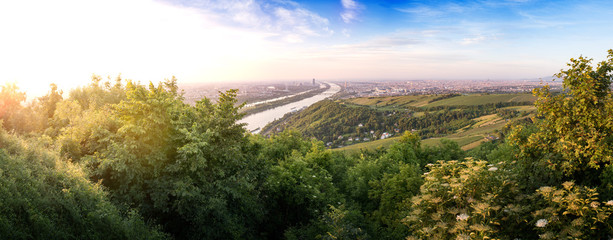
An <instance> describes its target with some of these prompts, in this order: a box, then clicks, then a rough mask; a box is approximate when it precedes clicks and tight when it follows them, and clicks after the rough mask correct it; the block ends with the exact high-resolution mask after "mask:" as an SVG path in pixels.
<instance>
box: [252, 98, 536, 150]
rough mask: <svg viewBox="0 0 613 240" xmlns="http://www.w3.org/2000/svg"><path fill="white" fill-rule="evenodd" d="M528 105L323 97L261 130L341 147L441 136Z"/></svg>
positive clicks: (511, 114)
mask: <svg viewBox="0 0 613 240" xmlns="http://www.w3.org/2000/svg"><path fill="white" fill-rule="evenodd" d="M458 96H460V95H458V94H449V95H442V96H438V97H433V98H432V99H430V100H428V102H430V103H431V102H436V101H439V100H443V99H449V98H453V97H458ZM531 104H533V103H531V102H524V101H520V102H515V101H511V102H497V103H486V104H480V105H452V106H423V107H415V106H403V107H402V109H399V108H389V107H388V108H379V109H378V108H376V107H375V108H373V107H371V106H368V105H355V104H349V103H347V102H345V101H342V100H337V101H333V100H324V101H320V102H318V103H315V104H313V105H312V106H310V107H309V108H307V109H305V110H303V111H300V112H298V113H289V114H287V115H286V116H284V117H283V118H281V119H278V120H276V121H274V122H272V123H270V124H268V125H267V126H266V127H264V129H262V133H264V134H275V133H279V132H282V131H284V130H285V129H294V130H297V131H299V132H302V133H303V135H304V136H306V137H314V138H316V139H319V140H322V141H324V142H326V143H329V146H331V147H338V146H343V145H344V144H347V139H349V138H352V139H356V138H357V139H358V140H359V139H362V140H363V141H370V140H376V139H381V138H382V136H383V138H386V137H388V136H391V135H394V134H402V133H403V132H405V131H414V132H416V134H418V135H419V136H421V137H422V138H430V137H441V136H445V135H448V134H451V133H454V132H456V131H457V130H458V129H461V128H465V127H468V126H470V125H473V124H475V121H474V120H473V119H475V118H478V117H481V116H485V115H490V114H499V115H500V116H502V117H504V118H512V117H516V116H518V115H519V114H520V113H519V112H518V111H513V110H508V109H504V108H505V107H511V106H525V105H531ZM386 133H387V134H386ZM356 142H357V141H356Z"/></svg>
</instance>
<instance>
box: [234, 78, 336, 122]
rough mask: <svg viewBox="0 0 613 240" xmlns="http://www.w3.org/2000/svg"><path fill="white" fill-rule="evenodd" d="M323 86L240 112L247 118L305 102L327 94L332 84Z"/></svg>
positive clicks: (243, 109) (246, 108)
mask: <svg viewBox="0 0 613 240" xmlns="http://www.w3.org/2000/svg"><path fill="white" fill-rule="evenodd" d="M321 84H323V86H322V87H320V88H318V89H314V90H310V91H306V92H303V93H299V94H296V95H293V96H290V97H286V98H281V99H279V100H276V101H271V102H263V103H259V104H256V105H254V106H250V107H245V108H242V109H241V110H240V112H241V113H244V114H245V116H249V115H252V114H256V113H259V112H263V111H266V110H270V109H273V108H276V107H279V106H283V105H285V104H289V103H292V102H297V101H300V100H303V99H307V98H310V97H314V96H316V95H318V94H321V93H323V92H325V91H326V90H328V89H330V84H327V83H321Z"/></svg>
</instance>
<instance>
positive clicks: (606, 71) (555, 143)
mask: <svg viewBox="0 0 613 240" xmlns="http://www.w3.org/2000/svg"><path fill="white" fill-rule="evenodd" d="M591 62H592V59H588V58H585V57H579V58H578V59H571V60H570V63H568V64H567V65H568V66H569V67H570V68H569V69H567V70H562V71H561V72H560V73H559V74H557V75H556V76H557V77H558V78H562V79H563V86H564V91H563V92H562V93H559V94H555V93H553V92H551V90H550V88H549V87H548V86H545V87H543V88H539V89H535V90H534V93H535V95H537V96H538V100H537V101H536V103H535V105H536V107H537V110H538V117H539V119H538V120H537V122H536V125H537V127H538V131H536V132H535V133H534V134H532V135H530V136H529V137H528V138H527V139H526V140H525V141H523V142H522V141H517V142H521V143H520V145H521V147H520V148H521V154H522V155H523V156H525V157H529V158H532V159H539V160H540V161H544V162H545V163H546V164H547V165H549V167H550V168H552V169H553V170H556V171H560V172H563V173H564V175H565V176H566V178H567V179H573V180H575V181H577V184H581V185H591V186H597V185H599V184H600V180H599V179H598V177H599V176H600V175H601V173H602V171H603V169H605V168H608V167H609V166H611V163H612V161H613V118H611V116H612V115H613V99H612V97H611V80H612V78H613V73H612V71H613V50H609V55H608V58H607V60H605V61H602V62H600V63H599V64H598V65H597V66H596V67H595V68H594V67H593V66H592V65H591ZM514 139H515V140H519V139H518V138H514Z"/></svg>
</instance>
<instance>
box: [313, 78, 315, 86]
mask: <svg viewBox="0 0 613 240" xmlns="http://www.w3.org/2000/svg"><path fill="white" fill-rule="evenodd" d="M313 86H315V78H313Z"/></svg>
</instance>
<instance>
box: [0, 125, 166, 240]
mask: <svg viewBox="0 0 613 240" xmlns="http://www.w3.org/2000/svg"><path fill="white" fill-rule="evenodd" d="M44 143H49V139H44V138H43V139H32V140H28V141H26V140H23V139H20V138H17V137H14V136H10V135H8V134H7V133H6V132H4V131H2V130H0V147H1V148H2V149H0V236H2V238H7V239H164V238H166V236H165V234H163V233H161V232H159V231H158V230H157V229H155V228H151V227H149V226H148V225H147V224H146V223H145V222H144V221H143V219H142V218H141V217H140V215H139V214H138V212H137V211H122V210H120V209H119V208H118V207H116V206H115V205H113V204H112V203H111V202H110V201H109V199H108V196H107V194H106V192H104V191H103V189H102V188H101V186H100V185H99V184H94V183H92V182H90V181H89V180H88V176H87V174H86V173H85V172H84V171H83V169H82V168H81V166H79V165H75V164H72V163H69V162H65V161H61V160H60V159H59V158H58V156H57V155H55V154H54V153H53V152H50V151H49V150H47V147H46V146H45V145H43V144H44Z"/></svg>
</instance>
